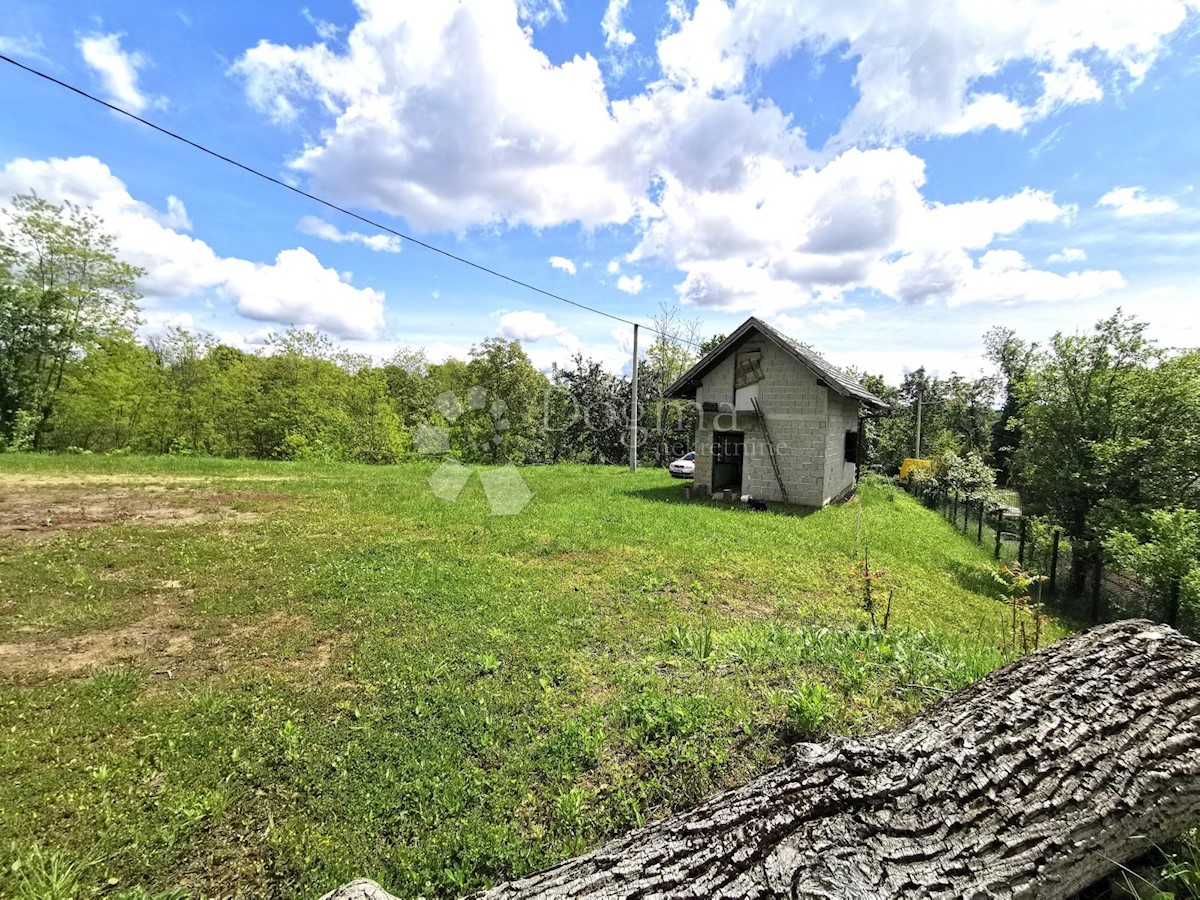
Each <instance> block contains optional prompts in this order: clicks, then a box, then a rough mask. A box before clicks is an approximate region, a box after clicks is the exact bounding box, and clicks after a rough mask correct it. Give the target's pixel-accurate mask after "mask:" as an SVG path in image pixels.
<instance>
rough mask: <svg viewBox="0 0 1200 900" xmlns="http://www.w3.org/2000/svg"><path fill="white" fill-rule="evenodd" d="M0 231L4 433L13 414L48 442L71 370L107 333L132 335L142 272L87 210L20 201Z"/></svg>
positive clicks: (36, 442) (0, 413) (31, 197)
mask: <svg viewBox="0 0 1200 900" xmlns="http://www.w3.org/2000/svg"><path fill="white" fill-rule="evenodd" d="M6 213H7V225H6V226H5V227H4V228H3V230H2V231H0V246H2V247H3V250H2V251H0V258H2V259H3V263H2V265H0V278H2V279H3V289H2V290H0V434H3V436H4V437H5V439H7V440H11V439H12V437H13V434H14V429H15V426H16V424H17V422H18V420H19V419H21V418H23V419H24V420H25V421H26V422H31V423H32V436H31V437H32V443H33V446H34V447H35V448H40V447H42V446H44V445H45V440H46V430H47V428H48V426H49V424H50V422H51V420H52V418H53V416H54V413H55V409H56V407H57V404H58V401H59V398H60V396H61V393H62V388H63V384H64V381H65V380H66V378H67V375H68V372H69V370H70V367H71V366H72V365H74V364H76V363H78V362H79V360H80V359H82V358H83V357H84V356H85V355H86V354H87V353H88V352H90V351H92V350H94V349H95V348H97V347H98V346H99V345H100V342H101V341H102V340H104V339H111V338H126V339H128V338H130V337H131V334H132V329H133V328H134V327H135V326H136V325H137V321H138V317H137V299H138V294H137V292H136V289H135V284H136V281H137V278H138V277H139V276H140V275H141V274H142V270H140V269H138V268H137V267H136V266H132V265H130V264H129V263H126V262H124V261H122V260H121V259H120V258H119V257H118V255H117V249H116V245H115V242H114V239H113V237H112V236H111V235H110V234H108V233H107V232H105V231H104V227H103V223H102V222H101V221H100V219H99V218H98V217H97V216H96V215H95V214H94V213H93V212H91V211H90V210H88V209H85V208H83V207H80V206H76V205H74V204H72V203H64V204H61V205H56V204H53V203H49V202H47V201H45V200H43V199H41V198H40V197H38V196H36V195H35V194H23V195H20V196H18V197H16V198H15V199H14V200H13V202H12V205H11V206H10V207H9V208H8V209H7V210H6Z"/></svg>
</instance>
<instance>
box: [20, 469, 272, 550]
mask: <svg viewBox="0 0 1200 900" xmlns="http://www.w3.org/2000/svg"><path fill="white" fill-rule="evenodd" d="M5 488H9V489H8V490H5ZM291 499H293V498H292V495H290V494H283V493H279V492H277V491H166V490H165V489H164V488H163V487H162V486H160V485H140V486H138V487H136V488H129V487H122V488H115V487H114V488H112V489H109V490H105V491H80V490H75V491H65V490H47V489H46V486H45V485H42V486H38V487H33V486H30V485H21V486H20V487H19V488H18V489H17V490H12V489H11V483H10V481H9V480H8V479H3V480H0V535H15V536H18V537H25V538H29V539H35V540H36V539H38V538H45V537H50V536H53V535H54V534H57V533H59V532H63V531H79V530H82V529H87V528H97V527H100V526H104V525H125V524H134V525H148V526H178V525H202V524H206V523H209V522H225V521H229V520H233V521H236V522H253V521H255V520H256V519H257V518H258V516H257V514H256V513H254V512H251V511H248V510H245V509H240V508H234V504H238V505H239V506H240V505H241V504H243V503H265V502H280V501H283V500H291Z"/></svg>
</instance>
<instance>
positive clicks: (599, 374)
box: [543, 353, 632, 464]
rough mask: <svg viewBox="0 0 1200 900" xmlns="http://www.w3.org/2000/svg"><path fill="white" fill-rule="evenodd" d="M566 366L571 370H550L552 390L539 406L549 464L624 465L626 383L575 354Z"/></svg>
mask: <svg viewBox="0 0 1200 900" xmlns="http://www.w3.org/2000/svg"><path fill="white" fill-rule="evenodd" d="M571 362H572V368H569V369H568V368H562V369H560V368H558V367H555V368H554V369H553V370H552V372H551V378H552V381H553V388H552V390H551V391H549V392H548V393H547V394H546V397H545V403H544V404H543V417H544V421H545V424H546V432H547V437H548V439H549V441H550V444H549V446H550V447H552V448H553V449H552V459H554V460H559V459H564V460H572V461H575V462H585V463H609V464H617V463H621V462H624V461H625V460H626V459H627V458H628V453H629V400H630V391H631V388H632V385H631V383H630V381H629V380H628V379H625V378H619V377H617V376H615V375H612V374H610V373H609V372H607V371H606V370H605V369H604V366H603V365H601V364H600V363H599V362H597V361H596V360H593V359H589V360H584V358H583V356H582V354H579V353H576V354H575V356H574V357H572V359H571Z"/></svg>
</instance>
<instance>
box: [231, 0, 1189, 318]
mask: <svg viewBox="0 0 1200 900" xmlns="http://www.w3.org/2000/svg"><path fill="white" fill-rule="evenodd" d="M1017 2H1018V0H1000V2H999V4H998V5H993V6H987V5H984V6H980V5H979V4H971V3H966V2H962V3H959V4H953V3H952V4H951V5H950V6H949V7H947V9H945V10H943V11H942V13H940V14H939V15H936V16H913V15H911V14H910V13H909V12H908V11H907V10H900V9H898V8H896V9H893V8H891V7H887V6H885V5H880V4H874V3H868V2H866V0H853V2H850V3H848V4H847V3H838V4H833V3H832V0H814V2H813V3H811V4H767V3H761V2H749V0H737V2H734V3H732V4H730V3H727V2H724V0H699V2H698V3H696V4H695V5H694V6H687V5H685V4H682V3H674V4H672V5H671V6H670V14H671V16H672V17H673V19H674V21H675V24H674V25H672V26H670V33H669V34H666V35H665V36H663V37H662V38H661V40H660V41H659V43H658V55H659V60H660V64H661V68H662V71H663V73H664V75H665V77H664V78H662V79H659V80H656V81H654V82H652V83H651V84H649V85H648V86H647V87H645V88H644V89H643V90H641V92H639V93H634V94H633V95H631V96H628V97H624V98H622V99H619V100H611V99H610V98H609V96H608V93H607V89H606V86H605V83H604V80H603V77H602V75H601V72H600V68H599V65H598V63H597V62H596V60H595V59H594V58H592V57H591V56H589V55H583V56H576V57H573V58H570V59H567V60H565V61H564V62H562V63H559V64H555V63H552V62H551V61H550V60H549V59H548V58H547V57H546V56H545V54H543V53H541V52H540V51H539V50H538V49H537V48H536V47H535V46H534V44H533V37H532V32H531V30H530V29H529V28H528V27H527V24H526V23H528V22H529V21H531V16H533V14H532V13H530V12H529V10H528V9H526V8H525V6H524V5H521V4H518V3H517V2H516V0H463V2H461V3H457V4H424V5H413V4H403V5H398V4H393V3H390V2H385V0H359V3H358V6H359V10H360V20H359V22H358V23H357V24H356V25H355V26H354V28H353V29H352V30H351V31H350V33H349V34H348V35H347V37H346V40H345V44H344V48H343V49H339V50H334V49H330V48H329V47H328V46H327V45H326V44H324V43H317V44H311V45H300V46H287V45H282V44H276V43H272V42H269V41H262V42H260V43H259V44H258V45H257V46H255V47H253V48H251V49H250V50H248V51H247V52H246V53H245V54H243V55H242V57H241V58H240V59H239V60H238V61H237V62H236V63H235V65H234V67H233V71H234V72H235V73H236V74H237V75H238V76H239V77H240V78H242V79H243V81H244V84H245V89H246V93H247V97H248V99H249V100H250V102H251V103H252V104H253V105H254V106H255V107H257V108H258V109H260V110H261V111H262V112H263V114H264V115H266V116H268V117H270V118H272V119H274V120H276V121H278V122H280V123H282V124H289V123H297V122H301V120H303V121H302V122H301V124H303V125H304V126H305V129H306V130H308V128H309V126H310V125H312V124H314V123H315V124H316V125H317V126H318V127H317V128H316V129H314V130H316V131H318V133H319V137H318V138H317V139H316V140H314V141H313V142H311V143H310V144H309V145H308V146H307V147H306V149H304V150H303V151H302V152H301V153H300V154H299V155H297V156H296V157H295V158H293V159H292V160H291V161H290V165H291V166H292V168H293V169H294V170H296V171H297V172H299V173H303V174H305V175H307V176H308V178H309V179H310V181H311V182H312V184H313V185H314V187H316V188H317V189H320V190H327V191H329V192H331V193H334V194H336V195H337V196H339V197H343V198H346V199H347V201H348V202H351V203H356V204H359V205H363V206H367V207H373V208H378V209H382V210H385V211H387V212H389V213H392V214H395V215H400V216H403V217H405V218H406V219H407V220H408V221H409V222H411V223H413V224H414V225H415V227H418V228H423V229H455V230H462V229H465V228H469V227H473V226H496V225H501V226H510V227H512V226H517V225H528V226H532V227H534V228H542V227H550V226H555V225H563V224H576V223H577V224H581V225H583V226H584V227H585V228H595V227H599V226H603V225H609V224H626V225H632V226H633V228H634V229H635V231H636V233H637V235H638V237H637V244H636V246H635V247H634V248H633V250H632V251H631V252H630V253H629V254H628V256H627V259H628V260H629V261H630V262H637V261H639V260H655V261H659V262H662V263H665V264H667V265H668V266H672V267H674V268H675V269H677V270H678V271H679V272H680V273H681V276H680V277H681V280H680V281H679V282H678V284H677V285H676V289H677V290H678V292H679V294H680V297H681V299H682V300H683V301H684V302H685V303H689V304H693V305H697V306H702V307H707V308H712V309H722V310H737V311H746V310H749V311H755V312H759V313H770V312H778V311H780V310H784V309H791V308H796V307H800V306H805V305H808V304H812V303H814V302H820V301H833V302H836V301H838V300H840V299H841V298H842V295H843V294H844V293H845V292H846V291H848V290H852V289H855V288H867V289H872V290H876V291H879V292H882V293H884V294H886V295H887V296H891V297H894V298H895V299H898V300H902V301H905V302H926V301H932V300H938V301H943V302H946V303H961V302H977V301H976V300H975V299H971V298H977V297H985V296H997V297H998V296H1000V295H1001V294H1003V296H1004V298H1005V299H1006V300H1015V299H1021V297H1024V298H1025V299H1031V300H1033V299H1048V297H1046V298H1040V297H1038V296H1036V295H1035V294H1036V293H1037V292H1039V291H1041V290H1042V289H1043V288H1049V289H1050V290H1049V292H1048V293H1049V294H1050V295H1052V296H1055V297H1058V296H1063V295H1068V294H1070V292H1071V291H1074V292H1075V293H1076V295H1077V296H1079V297H1084V296H1090V295H1091V292H1093V291H1095V290H1097V289H1100V288H1101V287H1102V286H1104V285H1111V284H1113V283H1115V280H1114V277H1113V276H1114V275H1115V273H1104V272H1100V273H1080V276H1081V277H1080V278H1077V279H1068V280H1066V281H1063V282H1058V281H1053V280H1050V281H1045V280H1044V279H1041V278H1040V275H1041V274H1044V273H1038V272H1037V270H1036V269H1034V268H1032V267H1031V266H1029V265H1028V263H1025V264H1024V265H1023V266H1021V267H1017V266H1012V267H1009V268H1001V267H997V266H996V265H988V266H984V265H982V259H983V256H982V254H983V253H984V252H985V251H987V250H988V249H989V248H990V245H991V244H992V243H993V242H994V241H995V240H996V239H997V238H1001V237H1011V236H1013V235H1016V234H1018V233H1020V232H1021V231H1022V230H1023V229H1025V228H1027V227H1034V226H1039V225H1048V224H1053V223H1065V222H1068V221H1069V220H1070V218H1071V217H1072V215H1073V214H1074V212H1075V210H1074V208H1073V207H1070V206H1067V205H1064V204H1060V203H1058V202H1057V201H1056V200H1055V199H1054V197H1053V195H1051V194H1049V193H1047V192H1045V191H1039V190H1035V189H1025V190H1021V191H1017V192H1015V193H1012V194H1010V195H1007V196H1001V197H990V198H989V197H985V198H982V199H977V200H973V201H970V202H963V203H947V204H942V203H934V202H931V201H929V200H927V199H926V197H925V196H924V194H923V187H924V183H925V167H924V162H923V161H922V160H921V159H920V158H918V157H917V156H915V155H914V154H913V153H911V152H910V151H908V150H907V149H904V148H902V147H899V146H895V142H894V140H891V138H894V137H896V136H902V135H906V134H910V133H921V134H927V133H931V134H954V133H960V132H963V131H971V130H977V129H980V128H985V127H991V126H997V127H1002V128H1008V129H1015V128H1020V127H1022V125H1023V124H1025V123H1026V122H1028V121H1030V120H1031V119H1034V118H1038V117H1041V116H1046V115H1050V114H1052V113H1053V112H1054V111H1055V110H1057V109H1060V108H1062V107H1064V106H1069V105H1073V104H1078V103H1086V102H1093V101H1095V100H1097V99H1099V98H1100V97H1102V96H1103V89H1102V88H1101V86H1100V84H1101V79H1100V78H1099V76H1100V75H1104V79H1103V80H1104V83H1106V84H1108V83H1112V82H1113V78H1114V75H1113V72H1114V71H1116V70H1119V71H1120V72H1123V73H1124V77H1125V78H1127V79H1129V80H1132V79H1136V78H1140V77H1141V76H1142V75H1143V74H1144V73H1145V70H1146V67H1147V66H1149V65H1150V64H1151V63H1152V62H1153V60H1154V59H1155V58H1156V57H1157V55H1158V54H1159V53H1160V52H1161V49H1162V44H1163V41H1164V40H1165V39H1166V36H1168V35H1169V34H1171V33H1172V32H1173V31H1174V30H1176V29H1177V28H1178V27H1179V24H1180V23H1181V22H1182V16H1183V15H1184V14H1185V13H1184V12H1183V10H1184V7H1183V5H1182V2H1183V0H1148V3H1147V5H1146V7H1145V8H1144V9H1140V10H1139V11H1138V13H1137V14H1136V15H1133V14H1129V13H1128V12H1127V10H1126V8H1125V7H1124V6H1120V5H1119V4H1115V3H1111V4H1108V3H1101V4H1099V5H1097V4H1093V3H1090V2H1089V3H1084V0H1051V2H1050V3H1049V5H1048V7H1047V8H1046V9H1045V10H1044V11H1042V12H1040V13H1039V14H1038V15H1036V16H1035V15H1032V14H1029V13H1028V11H1021V10H1016V9H1014V8H1013V7H1012V4H1014V3H1017ZM993 7H994V8H993ZM546 8H547V7H544V6H543V7H542V9H543V10H544V9H546ZM624 8H625V7H624V6H623V5H622V4H621V3H620V2H615V3H613V4H610V5H609V7H608V8H607V9H606V21H607V22H608V24H609V25H610V26H612V27H614V28H615V27H617V24H618V23H619V21H620V18H621V16H620V14H621V13H622V12H623V10H624ZM610 14H611V15H610ZM614 33H615V32H614ZM802 46H803V47H806V48H808V49H811V50H814V51H816V52H817V53H823V52H838V53H844V54H845V55H847V56H849V57H854V58H857V59H858V63H857V70H856V76H855V83H856V87H857V88H858V93H859V97H860V99H859V101H858V102H857V104H856V106H855V107H854V109H853V110H852V112H851V113H850V115H849V117H848V119H847V121H846V123H845V127H844V129H843V136H842V138H840V139H839V140H840V143H839V144H838V147H839V148H844V145H845V144H846V143H847V142H852V141H853V140H856V139H865V140H867V142H868V143H871V142H873V141H874V139H875V138H877V137H885V138H888V140H887V141H886V142H885V145H884V146H882V147H878V148H877V149H872V150H859V149H855V148H853V147H851V148H850V149H840V150H828V151H822V152H820V153H817V152H815V151H813V150H812V149H810V148H809V147H808V146H807V142H806V140H805V136H804V134H803V132H802V131H801V130H800V129H799V128H797V127H796V126H795V124H794V123H793V122H792V121H791V119H790V118H789V117H788V116H787V115H785V114H784V113H783V112H782V111H781V110H780V109H779V108H778V107H777V106H775V105H774V104H773V103H772V102H771V101H769V100H761V99H751V98H750V97H749V96H748V90H749V89H748V88H747V73H748V72H749V71H750V70H751V68H752V67H756V66H757V67H764V66H767V65H769V64H770V63H772V62H773V61H775V60H777V59H779V58H781V57H782V56H784V55H786V54H788V53H791V52H793V51H795V50H796V49H797V48H799V47H802ZM1017 62H1025V63H1028V64H1029V66H1028V68H1029V69H1030V71H1032V72H1033V73H1035V77H1033V81H1032V83H1031V84H1020V85H1016V86H1013V87H1010V88H1005V89H1003V90H1002V89H1001V88H1000V87H998V86H997V85H998V84H1000V79H996V78H994V77H993V76H996V75H997V74H998V73H1000V72H1001V71H1002V70H1005V71H1010V70H1009V69H1006V67H1010V66H1011V65H1012V64H1015V63H1017ZM1106 67H1107V68H1106ZM751 80H752V79H751ZM1018 80H1019V79H1018ZM1009 90H1011V95H1010V93H1006V91H1009ZM310 119H311V121H310ZM995 262H996V260H995V259H993V260H992V263H995ZM923 266H924V267H927V268H926V269H925V270H922V267H923ZM608 272H609V274H610V275H614V276H616V275H618V274H619V272H620V261H619V260H617V259H614V260H613V261H612V262H610V263H609V265H608ZM1059 277H1061V276H1057V275H1054V276H1052V278H1059ZM1119 277H1120V276H1119V275H1117V276H1116V278H1119ZM989 280H992V281H995V282H996V283H997V284H999V283H1003V285H1004V288H1005V289H1004V291H1000V290H999V289H997V290H992V289H991V288H989V287H987V283H988V282H989ZM617 286H618V287H619V288H620V289H621V290H625V291H629V292H636V291H637V290H640V289H641V287H642V282H641V279H640V276H628V275H626V276H622V277H621V278H620V279H618V281H617ZM1020 289H1026V290H1028V291H1029V292H1030V293H1028V294H1025V295H1015V294H1011V293H1010V291H1018V290H1020Z"/></svg>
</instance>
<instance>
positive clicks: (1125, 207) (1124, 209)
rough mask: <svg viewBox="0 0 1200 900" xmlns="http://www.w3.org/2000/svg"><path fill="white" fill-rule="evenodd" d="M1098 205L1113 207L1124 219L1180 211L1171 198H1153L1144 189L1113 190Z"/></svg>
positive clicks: (1123, 188)
mask: <svg viewBox="0 0 1200 900" xmlns="http://www.w3.org/2000/svg"><path fill="white" fill-rule="evenodd" d="M1096 205H1097V206H1108V207H1111V208H1112V210H1113V212H1115V213H1116V214H1117V215H1118V216H1121V217H1122V218H1128V217H1131V216H1158V215H1162V214H1163V213H1169V212H1174V211H1175V210H1177V209H1179V204H1178V203H1176V202H1175V201H1174V200H1172V199H1171V198H1169V197H1151V196H1149V195H1148V194H1147V193H1146V189H1145V188H1142V187H1122V188H1113V189H1112V190H1111V191H1109V192H1108V193H1107V194H1105V195H1104V196H1103V197H1101V198H1100V202H1099V203H1097V204H1096Z"/></svg>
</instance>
